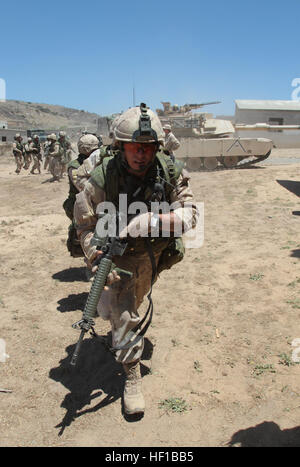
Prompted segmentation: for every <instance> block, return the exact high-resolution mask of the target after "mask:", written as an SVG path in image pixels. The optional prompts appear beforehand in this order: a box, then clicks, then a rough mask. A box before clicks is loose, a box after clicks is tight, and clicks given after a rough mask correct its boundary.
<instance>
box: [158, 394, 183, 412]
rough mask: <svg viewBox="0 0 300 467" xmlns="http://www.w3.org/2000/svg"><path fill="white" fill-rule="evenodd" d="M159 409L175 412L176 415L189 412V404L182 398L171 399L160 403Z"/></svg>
mask: <svg viewBox="0 0 300 467" xmlns="http://www.w3.org/2000/svg"><path fill="white" fill-rule="evenodd" d="M158 407H159V408H160V409H164V410H165V412H168V413H169V412H175V413H182V412H186V411H187V410H188V406H187V403H186V401H185V400H184V399H182V398H181V397H170V398H169V399H165V400H163V401H161V402H159V404H158Z"/></svg>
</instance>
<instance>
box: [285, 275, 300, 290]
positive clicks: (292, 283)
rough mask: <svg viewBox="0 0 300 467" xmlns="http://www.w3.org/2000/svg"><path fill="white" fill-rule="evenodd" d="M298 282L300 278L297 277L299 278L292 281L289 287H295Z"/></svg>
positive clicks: (299, 282)
mask: <svg viewBox="0 0 300 467" xmlns="http://www.w3.org/2000/svg"><path fill="white" fill-rule="evenodd" d="M297 284H300V278H298V277H297V279H295V280H294V281H292V282H290V283H289V284H288V287H293V288H295V287H296V285H297Z"/></svg>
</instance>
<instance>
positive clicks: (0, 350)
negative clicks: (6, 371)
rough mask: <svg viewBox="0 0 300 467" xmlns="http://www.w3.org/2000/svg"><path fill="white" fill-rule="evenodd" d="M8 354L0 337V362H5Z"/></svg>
mask: <svg viewBox="0 0 300 467" xmlns="http://www.w3.org/2000/svg"><path fill="white" fill-rule="evenodd" d="M7 358H9V355H7V353H6V342H5V340H4V339H0V363H5V362H6V359H7Z"/></svg>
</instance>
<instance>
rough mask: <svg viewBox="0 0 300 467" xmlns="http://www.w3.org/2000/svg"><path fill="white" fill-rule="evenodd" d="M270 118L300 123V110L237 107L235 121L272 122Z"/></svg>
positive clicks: (285, 123)
mask: <svg viewBox="0 0 300 467" xmlns="http://www.w3.org/2000/svg"><path fill="white" fill-rule="evenodd" d="M270 118H274V119H283V125H300V110H299V111H297V110H254V109H239V108H238V107H236V109H235V123H246V124H249V125H250V124H255V123H270Z"/></svg>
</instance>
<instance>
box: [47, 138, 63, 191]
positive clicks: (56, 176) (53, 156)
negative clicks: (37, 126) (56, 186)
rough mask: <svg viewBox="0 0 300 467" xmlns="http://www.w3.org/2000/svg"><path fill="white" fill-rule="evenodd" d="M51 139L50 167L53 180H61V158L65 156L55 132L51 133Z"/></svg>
mask: <svg viewBox="0 0 300 467" xmlns="http://www.w3.org/2000/svg"><path fill="white" fill-rule="evenodd" d="M49 139H50V141H51V145H50V147H49V157H50V164H49V169H50V172H51V174H52V176H53V178H52V180H51V182H55V181H57V182H59V181H60V178H61V159H62V157H63V149H62V147H61V145H60V144H59V142H58V141H57V136H56V134H55V133H51V135H49Z"/></svg>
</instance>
